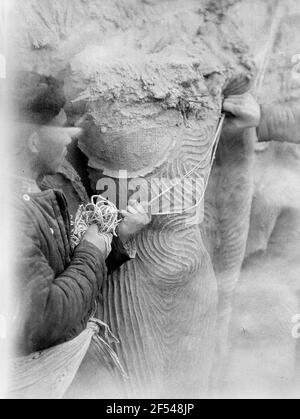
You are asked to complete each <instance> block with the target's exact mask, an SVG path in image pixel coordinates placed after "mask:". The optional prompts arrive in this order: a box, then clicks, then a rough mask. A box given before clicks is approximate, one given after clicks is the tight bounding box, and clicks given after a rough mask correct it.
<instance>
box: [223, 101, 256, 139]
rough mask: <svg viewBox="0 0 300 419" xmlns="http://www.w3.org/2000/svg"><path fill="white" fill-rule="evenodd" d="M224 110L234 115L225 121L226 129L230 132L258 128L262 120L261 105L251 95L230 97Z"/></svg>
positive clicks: (225, 102) (225, 103)
mask: <svg viewBox="0 0 300 419" xmlns="http://www.w3.org/2000/svg"><path fill="white" fill-rule="evenodd" d="M223 110H224V111H225V112H228V113H230V114H232V116H231V115H230V116H228V117H227V118H226V120H225V127H224V128H225V129H227V130H230V131H237V130H239V131H240V130H244V129H246V128H254V127H258V126H259V124H260V119H261V110H260V106H259V104H258V103H257V102H256V100H255V99H254V97H253V96H252V95H251V94H250V93H245V94H243V95H238V96H229V97H228V98H227V99H225V101H224V104H223Z"/></svg>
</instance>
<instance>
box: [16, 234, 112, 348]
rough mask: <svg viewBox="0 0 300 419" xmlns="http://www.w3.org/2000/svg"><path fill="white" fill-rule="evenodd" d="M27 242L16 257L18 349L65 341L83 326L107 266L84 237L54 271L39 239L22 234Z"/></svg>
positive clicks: (52, 344) (48, 345)
mask: <svg viewBox="0 0 300 419" xmlns="http://www.w3.org/2000/svg"><path fill="white" fill-rule="evenodd" d="M25 243H26V245H25V246H22V247H23V249H24V250H23V251H22V255H21V258H20V260H19V262H20V263H19V262H18V263H17V264H18V273H17V275H18V278H19V286H18V290H20V291H21V294H20V295H19V300H20V316H19V318H18V321H17V323H18V328H20V330H19V333H18V336H19V338H17V340H19V339H21V342H22V344H21V345H19V346H18V347H20V346H21V347H22V352H26V353H31V352H35V351H39V350H43V349H47V348H49V347H51V346H55V345H57V344H59V343H63V342H65V341H67V340H69V339H70V338H71V337H75V336H76V334H79V333H80V332H81V331H82V330H83V329H84V328H85V325H86V322H87V321H88V319H89V316H90V315H91V312H92V310H93V308H94V302H95V301H96V298H97V295H98V294H99V292H100V289H101V286H102V283H103V280H104V279H105V276H106V274H107V270H106V266H105V260H104V257H103V256H102V255H101V254H100V252H99V250H98V249H97V248H96V247H95V246H94V245H92V244H90V243H89V242H87V241H83V242H82V243H81V244H80V245H79V246H78V247H77V249H76V250H75V253H74V257H73V259H72V261H71V263H70V265H69V266H68V268H67V269H66V270H65V272H63V273H62V274H61V275H59V276H57V277H56V276H55V273H54V272H53V270H52V268H51V266H50V265H49V263H48V261H47V259H46V257H45V256H44V255H43V253H42V251H41V249H40V246H39V243H38V241H37V240H34V238H32V237H26V242H25ZM25 243H23V244H25ZM24 346H25V348H24Z"/></svg>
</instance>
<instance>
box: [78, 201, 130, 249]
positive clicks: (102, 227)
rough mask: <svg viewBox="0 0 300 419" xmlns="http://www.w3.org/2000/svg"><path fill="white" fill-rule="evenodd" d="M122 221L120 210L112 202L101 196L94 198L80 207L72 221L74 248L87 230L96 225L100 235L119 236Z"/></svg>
mask: <svg viewBox="0 0 300 419" xmlns="http://www.w3.org/2000/svg"><path fill="white" fill-rule="evenodd" d="M121 221H122V220H121V219H119V210H118V208H117V207H116V206H115V205H114V204H113V203H112V202H110V201H108V200H107V199H105V198H104V197H103V196H101V195H94V196H92V198H91V202H90V203H88V204H87V205H84V204H82V205H80V207H79V208H78V211H77V214H76V216H75V220H74V221H71V226H72V230H73V231H72V235H71V242H72V246H73V247H74V248H75V247H76V246H78V245H79V243H80V242H81V240H82V238H83V236H84V234H85V233H86V231H87V229H88V228H89V227H90V226H91V225H94V224H95V225H97V227H98V231H99V233H101V234H113V235H114V236H117V227H118V225H119V224H120V222H121Z"/></svg>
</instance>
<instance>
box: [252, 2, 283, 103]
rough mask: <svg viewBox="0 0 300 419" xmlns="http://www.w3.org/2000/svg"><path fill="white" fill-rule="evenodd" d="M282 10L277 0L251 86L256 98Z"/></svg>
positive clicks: (281, 5) (280, 19)
mask: <svg viewBox="0 0 300 419" xmlns="http://www.w3.org/2000/svg"><path fill="white" fill-rule="evenodd" d="M284 10H285V9H284V7H283V3H282V1H281V0H277V6H276V12H275V14H274V17H273V22H272V25H271V29H270V34H269V36H268V41H267V43H266V46H265V52H264V58H263V60H262V63H261V67H260V70H259V72H258V75H257V77H256V81H255V84H254V86H253V93H254V95H255V96H256V97H257V96H258V94H259V92H260V91H261V89H262V86H263V82H264V79H265V75H266V72H267V69H268V64H269V61H270V56H271V52H272V49H273V46H274V43H275V41H276V38H277V34H278V29H279V25H280V23H281V21H282V17H283V12H284Z"/></svg>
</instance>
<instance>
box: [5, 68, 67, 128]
mask: <svg viewBox="0 0 300 419" xmlns="http://www.w3.org/2000/svg"><path fill="white" fill-rule="evenodd" d="M11 90H12V91H13V93H12V97H11V99H12V104H13V112H14V114H15V116H16V118H17V120H18V121H20V122H25V123H34V124H38V125H47V124H49V123H50V122H51V121H52V120H53V119H54V118H55V117H56V116H57V115H58V114H59V113H60V111H61V110H62V109H63V107H64V106H65V103H66V98H65V95H64V92H63V83H61V82H60V81H59V80H57V79H55V78H54V77H51V76H49V77H48V76H44V75H41V74H38V73H35V72H28V71H22V72H19V73H18V74H17V76H16V77H15V78H14V82H13V85H12V89H11Z"/></svg>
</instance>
